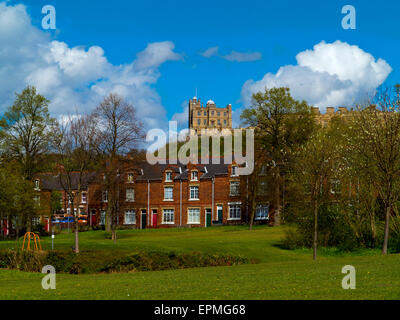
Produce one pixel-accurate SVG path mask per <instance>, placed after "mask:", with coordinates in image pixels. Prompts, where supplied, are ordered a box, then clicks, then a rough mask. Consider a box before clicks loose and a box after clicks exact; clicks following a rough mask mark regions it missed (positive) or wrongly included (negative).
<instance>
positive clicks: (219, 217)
mask: <svg viewBox="0 0 400 320" xmlns="http://www.w3.org/2000/svg"><path fill="white" fill-rule="evenodd" d="M217 217H218V223H221V224H222V206H221V205H219V206H217Z"/></svg>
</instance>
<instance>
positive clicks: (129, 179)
mask: <svg viewBox="0 0 400 320" xmlns="http://www.w3.org/2000/svg"><path fill="white" fill-rule="evenodd" d="M127 181H128V183H133V173H128V176H127Z"/></svg>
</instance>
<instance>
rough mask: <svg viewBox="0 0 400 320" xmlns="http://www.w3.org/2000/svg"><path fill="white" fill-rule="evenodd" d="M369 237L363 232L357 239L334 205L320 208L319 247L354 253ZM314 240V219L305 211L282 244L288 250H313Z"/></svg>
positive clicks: (286, 233) (286, 234)
mask: <svg viewBox="0 0 400 320" xmlns="http://www.w3.org/2000/svg"><path fill="white" fill-rule="evenodd" d="M303 210H304V209H303ZM367 235H368V232H365V233H364V232H363V237H362V238H361V239H357V237H356V235H355V233H354V231H353V230H352V229H351V227H350V226H349V225H348V223H347V222H346V221H345V219H344V217H343V215H341V213H340V211H339V208H338V207H335V206H333V205H331V206H328V205H323V206H321V207H320V211H319V213H318V246H323V247H337V248H338V249H340V250H343V251H352V250H356V249H358V248H360V247H361V246H362V245H363V244H364V243H365V241H366V239H365V237H366V236H367ZM313 239H314V217H313V215H312V213H311V212H310V211H308V212H307V211H305V212H303V215H301V216H299V217H297V223H296V225H295V227H292V228H289V229H288V230H287V231H286V232H285V237H284V240H283V243H282V244H283V246H284V247H285V248H287V249H295V248H302V247H307V248H311V247H312V246H313Z"/></svg>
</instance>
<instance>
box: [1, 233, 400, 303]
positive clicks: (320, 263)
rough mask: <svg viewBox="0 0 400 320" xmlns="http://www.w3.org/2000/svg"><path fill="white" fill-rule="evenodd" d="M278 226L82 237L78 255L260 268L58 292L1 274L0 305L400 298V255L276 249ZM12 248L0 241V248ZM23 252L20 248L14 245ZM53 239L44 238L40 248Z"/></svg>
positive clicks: (105, 282)
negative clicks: (149, 255)
mask: <svg viewBox="0 0 400 320" xmlns="http://www.w3.org/2000/svg"><path fill="white" fill-rule="evenodd" d="M283 230H284V227H274V228H270V227H262V226H260V227H256V228H255V229H254V230H253V231H249V230H247V229H246V228H245V227H215V228H208V229H198V228H193V229H161V230H124V231H118V236H119V239H118V242H117V244H114V243H113V241H111V240H108V239H106V237H105V233H104V232H103V231H93V232H84V233H80V248H81V250H86V251H93V250H102V251H107V253H110V251H111V250H113V251H112V252H119V253H124V252H127V253H128V252H131V251H134V250H137V249H145V250H158V251H159V250H165V251H175V252H190V251H200V252H206V253H215V252H217V253H228V254H232V255H241V256H244V257H247V258H255V259H257V260H258V261H260V263H258V264H248V265H239V266H232V267H207V268H195V269H181V270H169V271H152V272H133V273H114V274H91V275H68V274H57V289H56V290H43V289H42V287H41V279H42V277H43V275H42V274H39V273H26V272H20V271H15V270H0V289H1V290H0V299H400V255H388V256H386V257H382V256H381V255H380V254H379V251H372V250H364V251H360V252H356V253H351V254H344V253H340V254H338V253H337V252H334V251H332V250H323V251H322V252H321V253H320V257H319V259H318V260H317V261H313V260H312V255H311V251H310V250H295V251H290V250H283V249H281V248H280V247H279V244H280V239H281V238H282V236H283ZM72 244H73V236H72V234H61V235H57V236H56V240H55V248H56V249H66V250H70V248H71V246H72ZM14 246H16V243H15V242H13V241H2V242H0V249H4V248H9V247H14ZM18 246H19V247H20V246H21V243H19V244H18ZM50 248H51V239H50V238H44V239H43V249H45V250H46V249H50ZM346 264H350V265H353V266H354V267H355V268H356V272H357V288H356V289H355V290H344V289H342V287H341V281H342V278H343V276H344V275H343V274H342V273H341V269H342V267H343V266H344V265H346Z"/></svg>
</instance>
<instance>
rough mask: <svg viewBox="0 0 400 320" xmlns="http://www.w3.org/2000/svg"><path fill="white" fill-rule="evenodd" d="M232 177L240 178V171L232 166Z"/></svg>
mask: <svg viewBox="0 0 400 320" xmlns="http://www.w3.org/2000/svg"><path fill="white" fill-rule="evenodd" d="M232 176H233V177H237V176H238V171H237V167H236V166H232Z"/></svg>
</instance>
